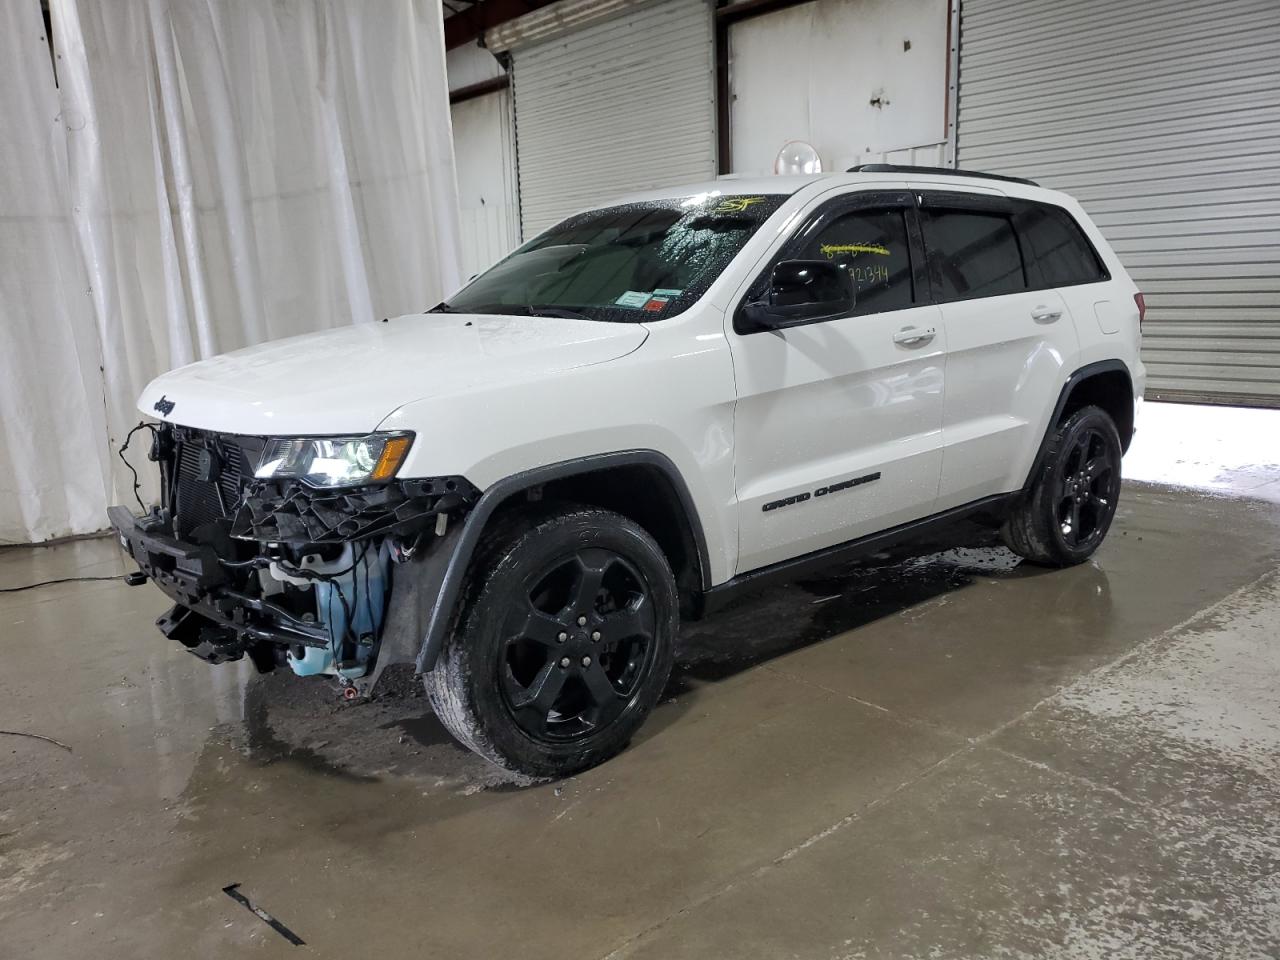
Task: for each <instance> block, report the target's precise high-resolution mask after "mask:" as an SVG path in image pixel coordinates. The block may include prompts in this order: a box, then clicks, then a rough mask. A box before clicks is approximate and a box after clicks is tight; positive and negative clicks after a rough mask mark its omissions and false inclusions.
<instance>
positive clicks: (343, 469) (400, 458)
mask: <svg viewBox="0 0 1280 960" xmlns="http://www.w3.org/2000/svg"><path fill="white" fill-rule="evenodd" d="M412 443H413V434H411V433H375V434H373V435H371V436H368V437H311V438H308V437H301V438H298V439H280V440H268V441H267V448H266V451H265V452H264V454H263V458H262V466H260V467H258V469H257V470H256V471H254V474H253V475H254V476H255V477H257V478H259V479H264V480H283V479H286V478H288V479H294V480H301V481H302V482H303V483H306V484H310V485H311V486H313V487H349V486H354V485H356V484H361V483H377V482H378V481H380V480H390V479H391V478H392V477H394V476H395V475H396V471H397V470H399V469H400V464H401V463H403V462H404V457H405V454H407V453H408V452H409V446H410V444H412Z"/></svg>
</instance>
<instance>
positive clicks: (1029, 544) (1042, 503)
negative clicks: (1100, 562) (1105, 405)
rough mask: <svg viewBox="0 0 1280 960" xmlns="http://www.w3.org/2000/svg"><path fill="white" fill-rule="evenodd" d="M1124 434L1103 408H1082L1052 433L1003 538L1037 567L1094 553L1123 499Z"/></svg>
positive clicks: (1074, 560)
mask: <svg viewBox="0 0 1280 960" xmlns="http://www.w3.org/2000/svg"><path fill="white" fill-rule="evenodd" d="M1121 455H1122V454H1121V447H1120V435H1119V432H1118V431H1117V430H1116V425H1115V422H1114V421H1113V420H1112V419H1111V417H1110V416H1109V415H1108V414H1107V413H1106V411H1104V410H1102V409H1101V408H1099V407H1084V408H1082V409H1080V410H1077V411H1076V412H1075V413H1073V414H1072V415H1071V416H1070V417H1068V418H1067V419H1066V420H1065V421H1064V422H1063V423H1062V424H1060V425H1059V426H1058V428H1057V429H1056V430H1055V431H1054V433H1053V436H1052V437H1051V438H1050V440H1049V446H1048V448H1047V449H1046V453H1045V457H1044V462H1043V464H1042V466H1041V468H1040V471H1039V474H1038V475H1037V476H1036V477H1035V479H1034V480H1033V482H1032V485H1031V489H1030V491H1029V492H1028V494H1027V495H1026V496H1024V497H1023V499H1022V500H1021V502H1020V503H1019V504H1018V506H1016V507H1015V508H1014V510H1013V512H1012V514H1011V515H1010V516H1009V519H1008V520H1007V521H1006V523H1005V526H1004V530H1003V531H1002V532H1003V536H1004V540H1005V543H1006V544H1008V546H1009V549H1010V550H1012V551H1013V552H1014V553H1017V554H1019V555H1020V556H1023V557H1025V558H1027V559H1028V560H1030V561H1032V562H1033V563H1039V564H1044V565H1046V566H1055V567H1065V566H1070V565H1072V564H1076V563H1081V562H1083V561H1085V560H1087V559H1088V558H1089V557H1090V556H1092V555H1093V552H1094V551H1095V550H1097V549H1098V546H1099V545H1100V544H1101V543H1102V540H1103V538H1104V537H1106V535H1107V530H1109V529H1110V527H1111V521H1112V519H1113V518H1114V517H1115V512H1116V504H1117V502H1118V500H1119V498H1120V458H1121Z"/></svg>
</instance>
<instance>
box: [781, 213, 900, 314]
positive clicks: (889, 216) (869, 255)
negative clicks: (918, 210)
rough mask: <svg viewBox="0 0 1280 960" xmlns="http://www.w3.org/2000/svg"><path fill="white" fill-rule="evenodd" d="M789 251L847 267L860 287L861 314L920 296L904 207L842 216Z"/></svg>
mask: <svg viewBox="0 0 1280 960" xmlns="http://www.w3.org/2000/svg"><path fill="white" fill-rule="evenodd" d="M789 256H793V257H794V258H795V259H798V260H830V261H833V262H834V263H837V264H839V265H840V266H842V267H843V268H844V269H845V270H847V271H848V272H849V276H850V277H852V278H853V282H854V286H855V287H856V288H857V291H858V300H857V308H856V310H855V311H854V312H855V313H857V314H865V313H883V312H885V311H887V310H900V309H902V308H903V307H909V306H911V304H912V303H913V302H914V301H915V290H914V287H913V282H912V279H913V278H912V273H911V246H910V242H909V241H908V239H907V222H906V213H905V211H904V210H903V209H902V208H901V207H894V208H889V209H883V210H874V209H870V210H856V211H853V212H851V213H846V214H842V215H840V216H837V217H836V218H835V219H833V220H832V221H831V222H830V223H828V224H826V225H825V226H823V227H822V228H820V229H819V230H816V231H814V233H813V235H812V236H809V237H805V238H804V240H803V241H802V243H801V244H800V246H799V248H798V249H797V250H796V251H795V252H794V253H793V254H792V253H789Z"/></svg>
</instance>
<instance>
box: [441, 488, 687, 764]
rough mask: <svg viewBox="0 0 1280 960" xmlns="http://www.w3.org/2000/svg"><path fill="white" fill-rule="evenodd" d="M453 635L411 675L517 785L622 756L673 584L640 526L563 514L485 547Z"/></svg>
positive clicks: (665, 672) (655, 676) (666, 625)
mask: <svg viewBox="0 0 1280 960" xmlns="http://www.w3.org/2000/svg"><path fill="white" fill-rule="evenodd" d="M474 576H475V578H476V580H475V582H474V583H473V585H472V587H473V588H472V590H470V591H469V593H470V597H469V599H468V601H467V602H466V604H465V606H464V609H463V611H462V616H461V619H460V623H459V628H458V630H457V631H456V632H455V634H454V635H453V637H451V638H450V640H449V641H448V642H447V643H446V645H445V648H444V649H443V650H442V651H441V653H440V657H439V659H438V660H437V662H436V666H435V668H434V669H433V670H432V671H431V672H430V673H428V674H427V675H426V676H425V677H424V681H425V683H426V689H427V696H428V698H429V699H430V701H431V704H432V707H433V708H434V709H435V711H436V714H437V716H439V718H440V720H441V722H443V723H444V725H445V726H446V727H447V728H448V729H449V730H450V732H451V733H453V735H454V736H455V737H457V739H458V740H459V741H461V742H462V743H463V744H464V745H465V746H467V747H470V748H471V749H472V750H474V751H475V752H477V753H479V754H480V755H482V756H484V757H486V758H487V759H489V760H491V761H493V762H494V763H497V764H499V765H500V766H503V767H506V768H508V769H510V770H515V771H518V772H521V773H524V774H527V775H530V776H535V777H554V776H564V775H566V774H569V773H572V772H574V771H576V770H581V769H583V768H586V767H590V766H593V765H595V764H597V763H600V762H601V761H603V760H606V759H608V758H609V757H611V756H613V755H614V754H615V753H617V752H618V751H620V750H622V749H623V747H625V746H626V745H627V743H628V741H629V740H630V739H631V736H632V734H633V733H634V732H635V731H636V730H637V729H638V728H639V726H640V724H641V723H642V722H643V721H644V719H645V717H646V716H647V715H648V713H649V711H650V710H651V709H652V708H653V706H654V704H655V703H656V702H657V700H658V697H659V695H660V694H661V692H662V688H663V687H664V685H665V684H666V682H667V678H668V676H669V675H670V672H671V663H672V656H673V649H674V643H675V632H676V625H677V609H678V607H677V601H676V588H675V579H674V577H673V576H672V574H671V569H670V566H669V565H668V563H667V560H666V557H665V556H664V555H663V553H662V551H661V549H660V548H659V547H658V545H657V544H656V543H655V542H654V541H653V538H652V537H650V536H649V534H648V533H647V532H645V530H643V529H642V528H641V527H639V526H638V525H637V524H635V523H633V522H632V521H630V520H628V519H627V518H625V517H623V516H621V515H619V514H616V513H612V512H610V511H606V510H597V509H589V508H568V509H566V510H564V511H562V512H560V513H557V514H554V515H552V516H550V517H547V518H545V519H541V520H538V521H532V520H531V521H530V522H528V523H527V524H525V525H524V526H523V527H522V528H518V529H517V532H515V533H511V532H510V530H509V529H508V532H507V533H506V534H505V535H504V536H502V537H501V538H500V539H498V540H497V541H495V542H493V543H490V544H489V545H488V546H487V549H486V550H485V551H484V553H483V555H482V557H481V559H480V562H479V565H478V569H477V570H476V572H475V574H474Z"/></svg>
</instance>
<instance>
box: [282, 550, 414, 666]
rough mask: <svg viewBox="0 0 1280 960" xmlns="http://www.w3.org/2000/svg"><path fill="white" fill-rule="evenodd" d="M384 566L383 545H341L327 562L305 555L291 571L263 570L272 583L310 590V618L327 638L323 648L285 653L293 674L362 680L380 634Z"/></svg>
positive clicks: (384, 604) (386, 572) (386, 554)
mask: <svg viewBox="0 0 1280 960" xmlns="http://www.w3.org/2000/svg"><path fill="white" fill-rule="evenodd" d="M390 567H391V548H390V547H389V546H388V544H387V542H386V541H385V540H384V541H382V542H381V543H380V544H369V543H361V544H353V543H347V544H346V545H345V546H344V547H343V549H342V551H341V552H340V553H339V554H338V556H337V557H335V558H334V559H332V560H324V559H323V558H322V557H320V556H319V555H318V554H307V555H306V556H304V557H303V558H302V560H301V562H300V564H299V566H298V567H297V568H296V569H294V570H290V569H288V568H285V567H284V566H282V565H281V564H280V563H278V562H277V563H272V564H271V565H270V567H269V568H268V569H267V570H265V571H263V573H264V575H265V576H266V577H269V578H271V579H272V580H275V581H276V582H277V583H289V584H292V585H294V586H309V587H311V588H312V589H313V590H314V596H315V607H316V613H315V617H316V619H317V621H318V622H319V623H320V624H321V625H322V626H323V627H324V628H325V630H326V631H328V634H329V644H328V646H326V647H315V646H306V645H302V644H296V645H293V646H290V647H289V648H288V651H287V653H286V659H287V662H288V664H289V668H290V669H291V670H293V672H294V673H296V674H297V675H298V676H300V677H311V676H316V675H317V674H328V675H330V676H339V677H344V678H346V679H348V680H351V679H355V678H356V677H361V676H364V674H365V673H366V672H367V671H368V669H369V661H370V660H371V659H372V657H373V655H374V652H375V650H376V649H377V640H378V637H379V636H380V635H381V633H382V621H383V616H384V614H385V612H386V608H387V591H388V587H389V583H388V580H389V573H390Z"/></svg>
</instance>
